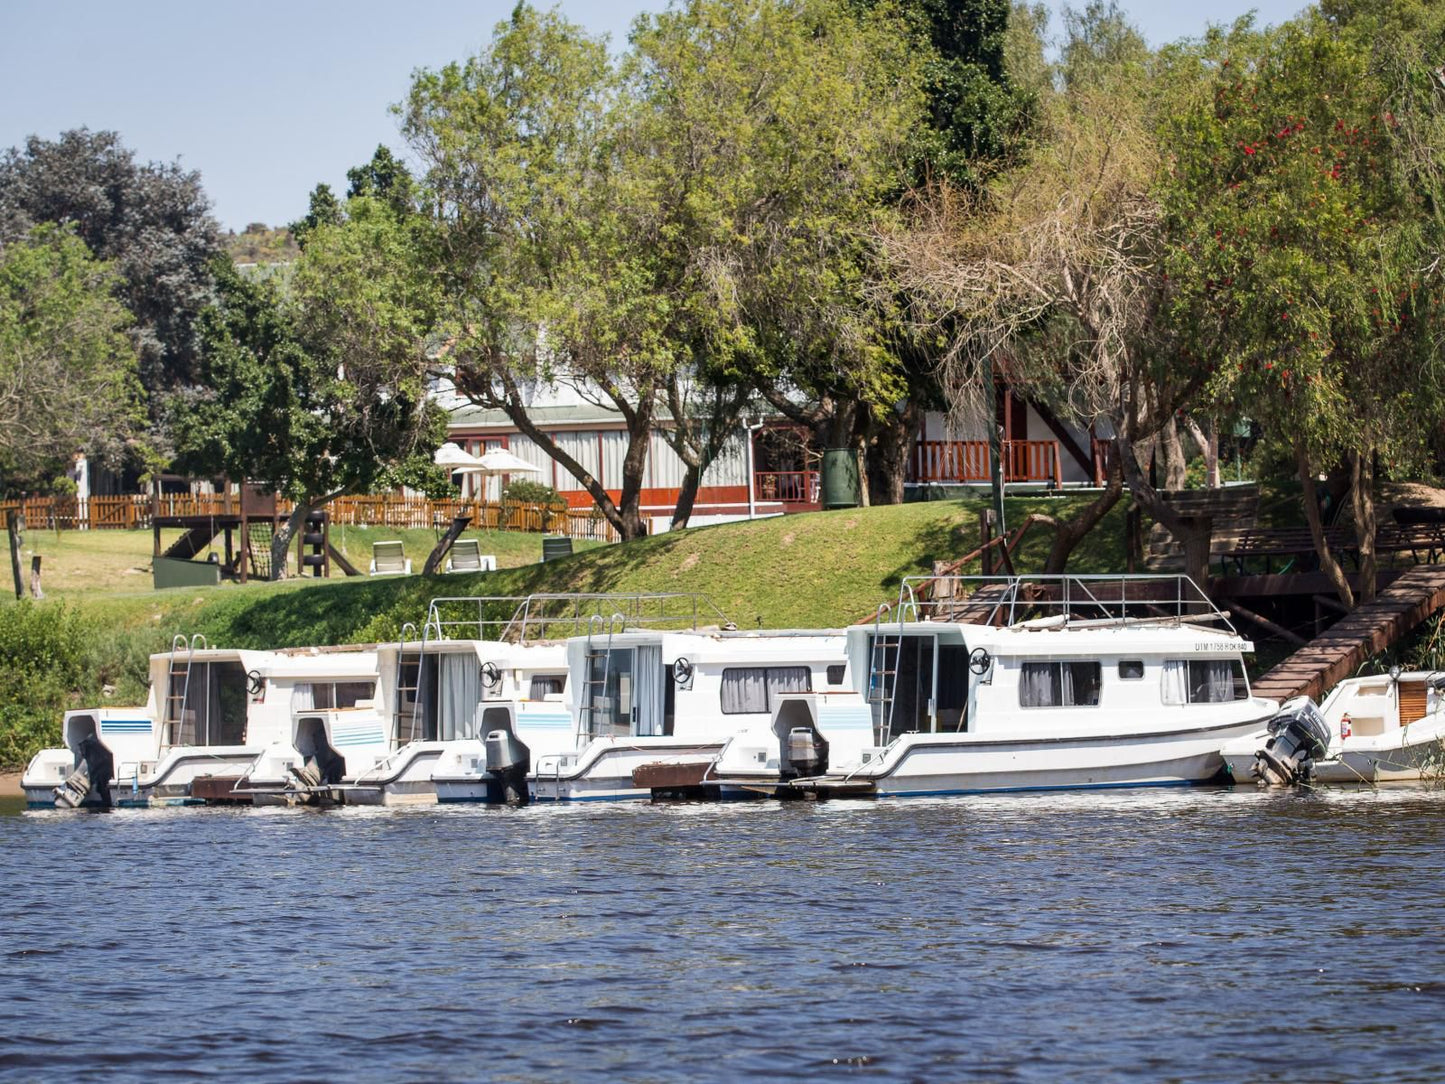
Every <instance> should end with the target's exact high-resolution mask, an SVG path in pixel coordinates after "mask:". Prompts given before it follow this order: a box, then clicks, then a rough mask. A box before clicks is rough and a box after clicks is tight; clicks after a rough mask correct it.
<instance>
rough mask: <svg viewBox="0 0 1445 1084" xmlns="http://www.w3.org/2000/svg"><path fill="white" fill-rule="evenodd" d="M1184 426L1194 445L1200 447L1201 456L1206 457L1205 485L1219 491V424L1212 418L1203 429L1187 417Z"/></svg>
mask: <svg viewBox="0 0 1445 1084" xmlns="http://www.w3.org/2000/svg"><path fill="white" fill-rule="evenodd" d="M1184 426H1185V428H1186V429H1188V430H1189V435H1190V436H1192V437H1193V438H1194V443H1195V444H1196V445H1198V447H1199V454H1200V455H1202V456H1204V484H1205V486H1206V487H1207V488H1209V489H1218V488H1219V486H1220V480H1219V423H1218V422H1216V421H1215V420H1214V419H1213V418H1210V419H1209V420H1208V422H1207V423H1206V428H1204V429H1201V428H1200V427H1199V423H1198V422H1196V421H1195V420H1194V419H1193V418H1191V417H1189V416H1188V415H1185V417H1184Z"/></svg>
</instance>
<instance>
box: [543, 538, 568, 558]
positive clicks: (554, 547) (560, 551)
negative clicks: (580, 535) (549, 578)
mask: <svg viewBox="0 0 1445 1084" xmlns="http://www.w3.org/2000/svg"><path fill="white" fill-rule="evenodd" d="M570 556H572V539H571V537H570V536H568V535H561V536H560V537H556V536H552V535H544V536H543V537H542V560H543V561H544V562H546V561H555V560H556V559H557V558H558V557H570Z"/></svg>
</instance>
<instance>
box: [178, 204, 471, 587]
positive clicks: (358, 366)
mask: <svg viewBox="0 0 1445 1084" xmlns="http://www.w3.org/2000/svg"><path fill="white" fill-rule="evenodd" d="M345 211H346V214H345V219H344V221H342V222H340V223H338V224H332V225H318V226H317V227H316V228H315V229H314V230H313V231H312V232H311V234H310V236H309V238H308V241H307V245H306V249H305V252H304V254H303V256H302V259H301V260H300V262H299V263H298V265H297V268H296V273H295V276H294V279H293V282H292V293H291V295H290V296H289V297H285V296H283V295H282V294H281V292H280V290H279V288H278V286H277V283H276V281H275V280H272V279H250V278H246V277H244V276H242V275H240V274H239V273H237V272H236V270H235V269H234V268H233V267H231V266H230V264H229V263H228V262H222V263H220V264H218V266H217V269H216V282H217V288H218V292H219V295H220V301H219V303H218V304H217V305H215V306H213V307H212V308H210V309H208V310H207V311H206V312H205V313H204V314H203V316H202V321H201V324H202V339H203V343H204V347H205V349H204V351H203V354H202V374H201V375H202V380H201V390H197V391H195V392H193V393H191V394H190V395H187V396H184V397H181V398H179V399H178V400H177V401H176V402H175V404H174V405H173V411H172V419H171V421H172V427H173V431H174V432H175V434H176V439H177V444H178V447H179V449H180V456H179V459H178V461H179V462H180V464H181V465H182V466H183V467H184V468H187V469H191V470H195V471H198V472H203V473H225V474H227V475H229V476H231V477H236V478H250V479H252V480H255V481H259V482H261V483H263V484H265V485H266V486H267V487H268V488H270V489H272V490H274V491H275V492H277V493H279V494H281V495H282V496H284V497H288V498H290V499H291V500H292V501H294V502H295V508H294V510H293V512H292V513H291V515H290V516H289V517H288V519H287V521H286V522H285V523H284V524H283V525H282V526H281V527H280V529H279V530H278V531H277V533H276V535H275V536H274V538H273V539H272V544H271V568H272V575H273V576H274V577H276V578H280V577H282V576H284V575H285V569H286V554H287V547H288V545H289V543H290V540H291V538H292V537H293V536H294V534H295V531H296V530H297V528H298V527H299V526H300V524H301V523H302V522H304V520H305V517H306V516H307V515H308V514H309V513H310V512H311V511H313V510H315V509H317V508H319V507H322V506H323V505H325V504H326V502H328V501H330V500H332V499H334V498H336V497H338V496H341V495H342V494H345V493H357V492H370V491H373V490H376V489H379V488H390V487H392V486H394V485H396V484H399V483H400V482H402V481H409V480H411V479H412V478H413V477H415V476H416V475H418V474H420V473H425V471H426V470H427V468H428V466H429V464H430V456H431V453H432V452H433V451H434V450H435V448H436V447H437V445H438V444H439V443H440V442H441V440H442V439H443V438H444V435H445V416H444V415H443V413H442V411H441V410H440V408H439V407H438V406H437V405H436V404H435V403H434V402H433V401H432V400H431V399H430V398H429V397H428V396H427V394H426V374H427V369H428V364H429V363H428V359H427V356H426V351H425V333H426V329H427V328H428V327H429V326H430V324H431V322H432V320H433V319H434V313H435V298H434V292H433V287H432V285H431V279H430V276H428V275H426V274H424V273H423V272H422V271H421V266H422V261H421V260H420V259H419V258H418V256H417V248H418V246H419V245H420V244H421V243H422V242H421V241H419V240H418V238H417V236H416V225H417V224H416V223H413V222H408V221H404V220H400V219H398V217H397V215H396V214H395V213H394V211H393V210H392V209H391V208H390V207H389V206H388V205H387V204H385V203H382V202H379V201H376V200H373V199H369V198H366V197H359V198H357V199H353V200H350V201H348V203H347V205H346V208H345Z"/></svg>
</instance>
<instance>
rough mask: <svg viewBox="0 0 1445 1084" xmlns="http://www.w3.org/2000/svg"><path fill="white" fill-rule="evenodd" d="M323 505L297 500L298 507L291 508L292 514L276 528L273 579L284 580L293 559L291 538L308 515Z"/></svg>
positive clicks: (273, 540) (273, 539)
mask: <svg viewBox="0 0 1445 1084" xmlns="http://www.w3.org/2000/svg"><path fill="white" fill-rule="evenodd" d="M320 506H321V502H317V503H314V504H313V503H308V502H307V501H297V502H296V507H295V508H293V509H291V514H290V515H289V516H287V517H286V519H285V522H283V523H281V524H280V525H279V526H278V527H277V528H276V533H275V534H274V535H272V536H271V578H272V579H273V580H284V579H286V577H287V575H288V574H289V571H290V570H289V567H288V566H289V565H290V561H291V539H293V538H294V537H296V529H297V528H298V527H299V526H300V525H301V524H303V523H305V522H306V517H307V516H309V515H310V514H311V513H312V512H313V511H315V510H316V509H317V508H319V507H320Z"/></svg>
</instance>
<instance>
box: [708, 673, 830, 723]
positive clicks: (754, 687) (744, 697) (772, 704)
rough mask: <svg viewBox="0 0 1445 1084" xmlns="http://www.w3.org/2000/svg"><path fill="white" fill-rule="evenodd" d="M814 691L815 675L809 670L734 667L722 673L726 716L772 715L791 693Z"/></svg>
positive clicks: (723, 706)
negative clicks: (780, 699)
mask: <svg viewBox="0 0 1445 1084" xmlns="http://www.w3.org/2000/svg"><path fill="white" fill-rule="evenodd" d="M812 691H813V675H812V672H811V671H810V670H809V669H808V668H807V667H806V666H747V667H733V668H729V669H727V670H724V671H723V672H722V693H721V696H722V713H723V714H724V715H752V714H761V713H765V712H771V711H772V710H773V709H774V708H776V707H777V706H778V700H779V698H781V697H783V696H785V695H787V694H788V693H810V692H812Z"/></svg>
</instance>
